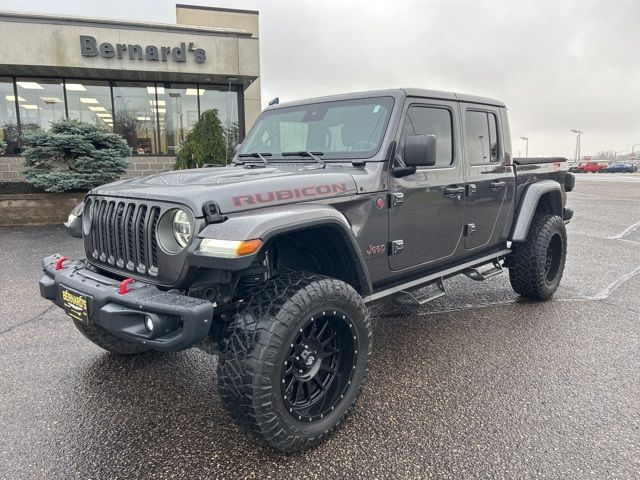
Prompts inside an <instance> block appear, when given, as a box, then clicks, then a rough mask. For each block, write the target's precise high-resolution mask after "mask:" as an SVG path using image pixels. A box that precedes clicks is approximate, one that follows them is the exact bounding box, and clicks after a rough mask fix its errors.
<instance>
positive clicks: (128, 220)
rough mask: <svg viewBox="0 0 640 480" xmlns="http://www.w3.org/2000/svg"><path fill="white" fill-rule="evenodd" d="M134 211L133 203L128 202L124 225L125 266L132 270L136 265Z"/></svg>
mask: <svg viewBox="0 0 640 480" xmlns="http://www.w3.org/2000/svg"><path fill="white" fill-rule="evenodd" d="M135 213H136V206H135V205H134V204H130V205H129V206H128V207H127V214H126V215H125V225H126V227H125V228H126V233H125V243H126V245H127V261H126V266H127V268H128V269H129V270H134V269H135V265H136V256H135V253H134V252H135V242H134V235H133V219H134V216H135Z"/></svg>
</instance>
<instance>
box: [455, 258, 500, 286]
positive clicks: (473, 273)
mask: <svg viewBox="0 0 640 480" xmlns="http://www.w3.org/2000/svg"><path fill="white" fill-rule="evenodd" d="M503 271H504V269H503V268H502V265H500V260H498V259H497V258H495V259H494V260H493V268H488V269H487V270H483V271H480V269H478V268H467V269H465V270H464V271H463V272H462V273H464V274H465V275H466V276H467V277H469V278H470V279H471V280H475V281H477V282H482V281H483V280H486V279H487V278H491V277H495V276H496V275H500V274H501V273H502V272H503Z"/></svg>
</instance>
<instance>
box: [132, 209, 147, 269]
mask: <svg viewBox="0 0 640 480" xmlns="http://www.w3.org/2000/svg"><path fill="white" fill-rule="evenodd" d="M146 221H147V206H146V205H141V206H140V208H139V209H138V214H137V215H136V222H135V226H134V228H135V232H134V236H135V245H136V252H135V253H136V262H135V264H136V270H138V272H140V273H145V272H146V263H147V262H146V258H147V251H146V250H147V245H146V244H147V242H146V239H145V237H146V235H145V230H146V229H145V222H146Z"/></svg>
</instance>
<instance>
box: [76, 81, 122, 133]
mask: <svg viewBox="0 0 640 480" xmlns="http://www.w3.org/2000/svg"><path fill="white" fill-rule="evenodd" d="M65 89H66V92H67V111H68V112H69V118H73V119H76V120H82V121H83V122H90V123H95V124H98V125H101V126H103V127H106V128H108V129H109V130H113V112H112V111H111V87H110V86H109V82H99V81H93V80H66V81H65Z"/></svg>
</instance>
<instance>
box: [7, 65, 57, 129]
mask: <svg viewBox="0 0 640 480" xmlns="http://www.w3.org/2000/svg"><path fill="white" fill-rule="evenodd" d="M16 83H17V85H18V105H19V106H20V124H21V126H22V132H23V133H24V132H25V131H26V130H29V129H33V128H36V127H37V128H42V129H44V130H48V129H49V125H50V123H51V122H52V121H54V120H57V119H59V118H64V117H65V116H66V112H65V109H64V91H63V89H62V80H52V79H38V78H36V79H34V78H18V79H17V80H16Z"/></svg>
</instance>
